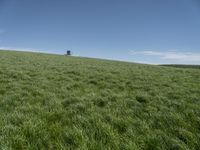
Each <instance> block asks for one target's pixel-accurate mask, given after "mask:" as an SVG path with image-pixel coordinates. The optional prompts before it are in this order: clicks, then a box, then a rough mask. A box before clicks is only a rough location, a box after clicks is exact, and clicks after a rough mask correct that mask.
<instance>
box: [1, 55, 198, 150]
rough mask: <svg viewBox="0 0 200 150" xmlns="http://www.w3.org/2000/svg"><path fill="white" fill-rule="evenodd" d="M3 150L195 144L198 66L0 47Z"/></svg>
mask: <svg viewBox="0 0 200 150" xmlns="http://www.w3.org/2000/svg"><path fill="white" fill-rule="evenodd" d="M0 149H2V150H3V149H14V150H23V149H24V150H26V149H29V150H40V149H49V150H51V149H52V150H56V149H58V150H61V149H81V150H86V149H91V150H106V149H113V150H164V149H167V150H186V149H187V150H188V149H191V150H199V149H200V69H195V68H189V69H187V68H174V67H166V66H156V65H143V64H137V63H127V62H118V61H108V60H99V59H90V58H80V57H71V56H61V55H51V54H42V53H30V52H13V51H0Z"/></svg>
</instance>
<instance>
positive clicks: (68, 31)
mask: <svg viewBox="0 0 200 150" xmlns="http://www.w3.org/2000/svg"><path fill="white" fill-rule="evenodd" d="M0 48H1V49H21V50H27V51H29V50H34V51H45V52H49V53H58V54H63V53H65V51H66V50H68V49H70V50H72V52H73V54H74V55H78V56H87V57H97V58H106V59H116V60H125V61H132V62H143V63H153V64H160V63H161V64H163V63H184V64H200V2H199V0H0Z"/></svg>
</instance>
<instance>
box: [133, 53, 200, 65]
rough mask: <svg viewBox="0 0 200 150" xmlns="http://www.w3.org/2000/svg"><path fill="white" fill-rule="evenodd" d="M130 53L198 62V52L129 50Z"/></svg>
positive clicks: (199, 55) (199, 62) (177, 60)
mask: <svg viewBox="0 0 200 150" xmlns="http://www.w3.org/2000/svg"><path fill="white" fill-rule="evenodd" d="M131 55H142V56H151V57H154V58H158V59H161V60H165V61H169V63H170V61H173V62H177V63H190V64H191V63H194V64H200V53H198V52H179V51H165V52H161V51H131Z"/></svg>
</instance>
